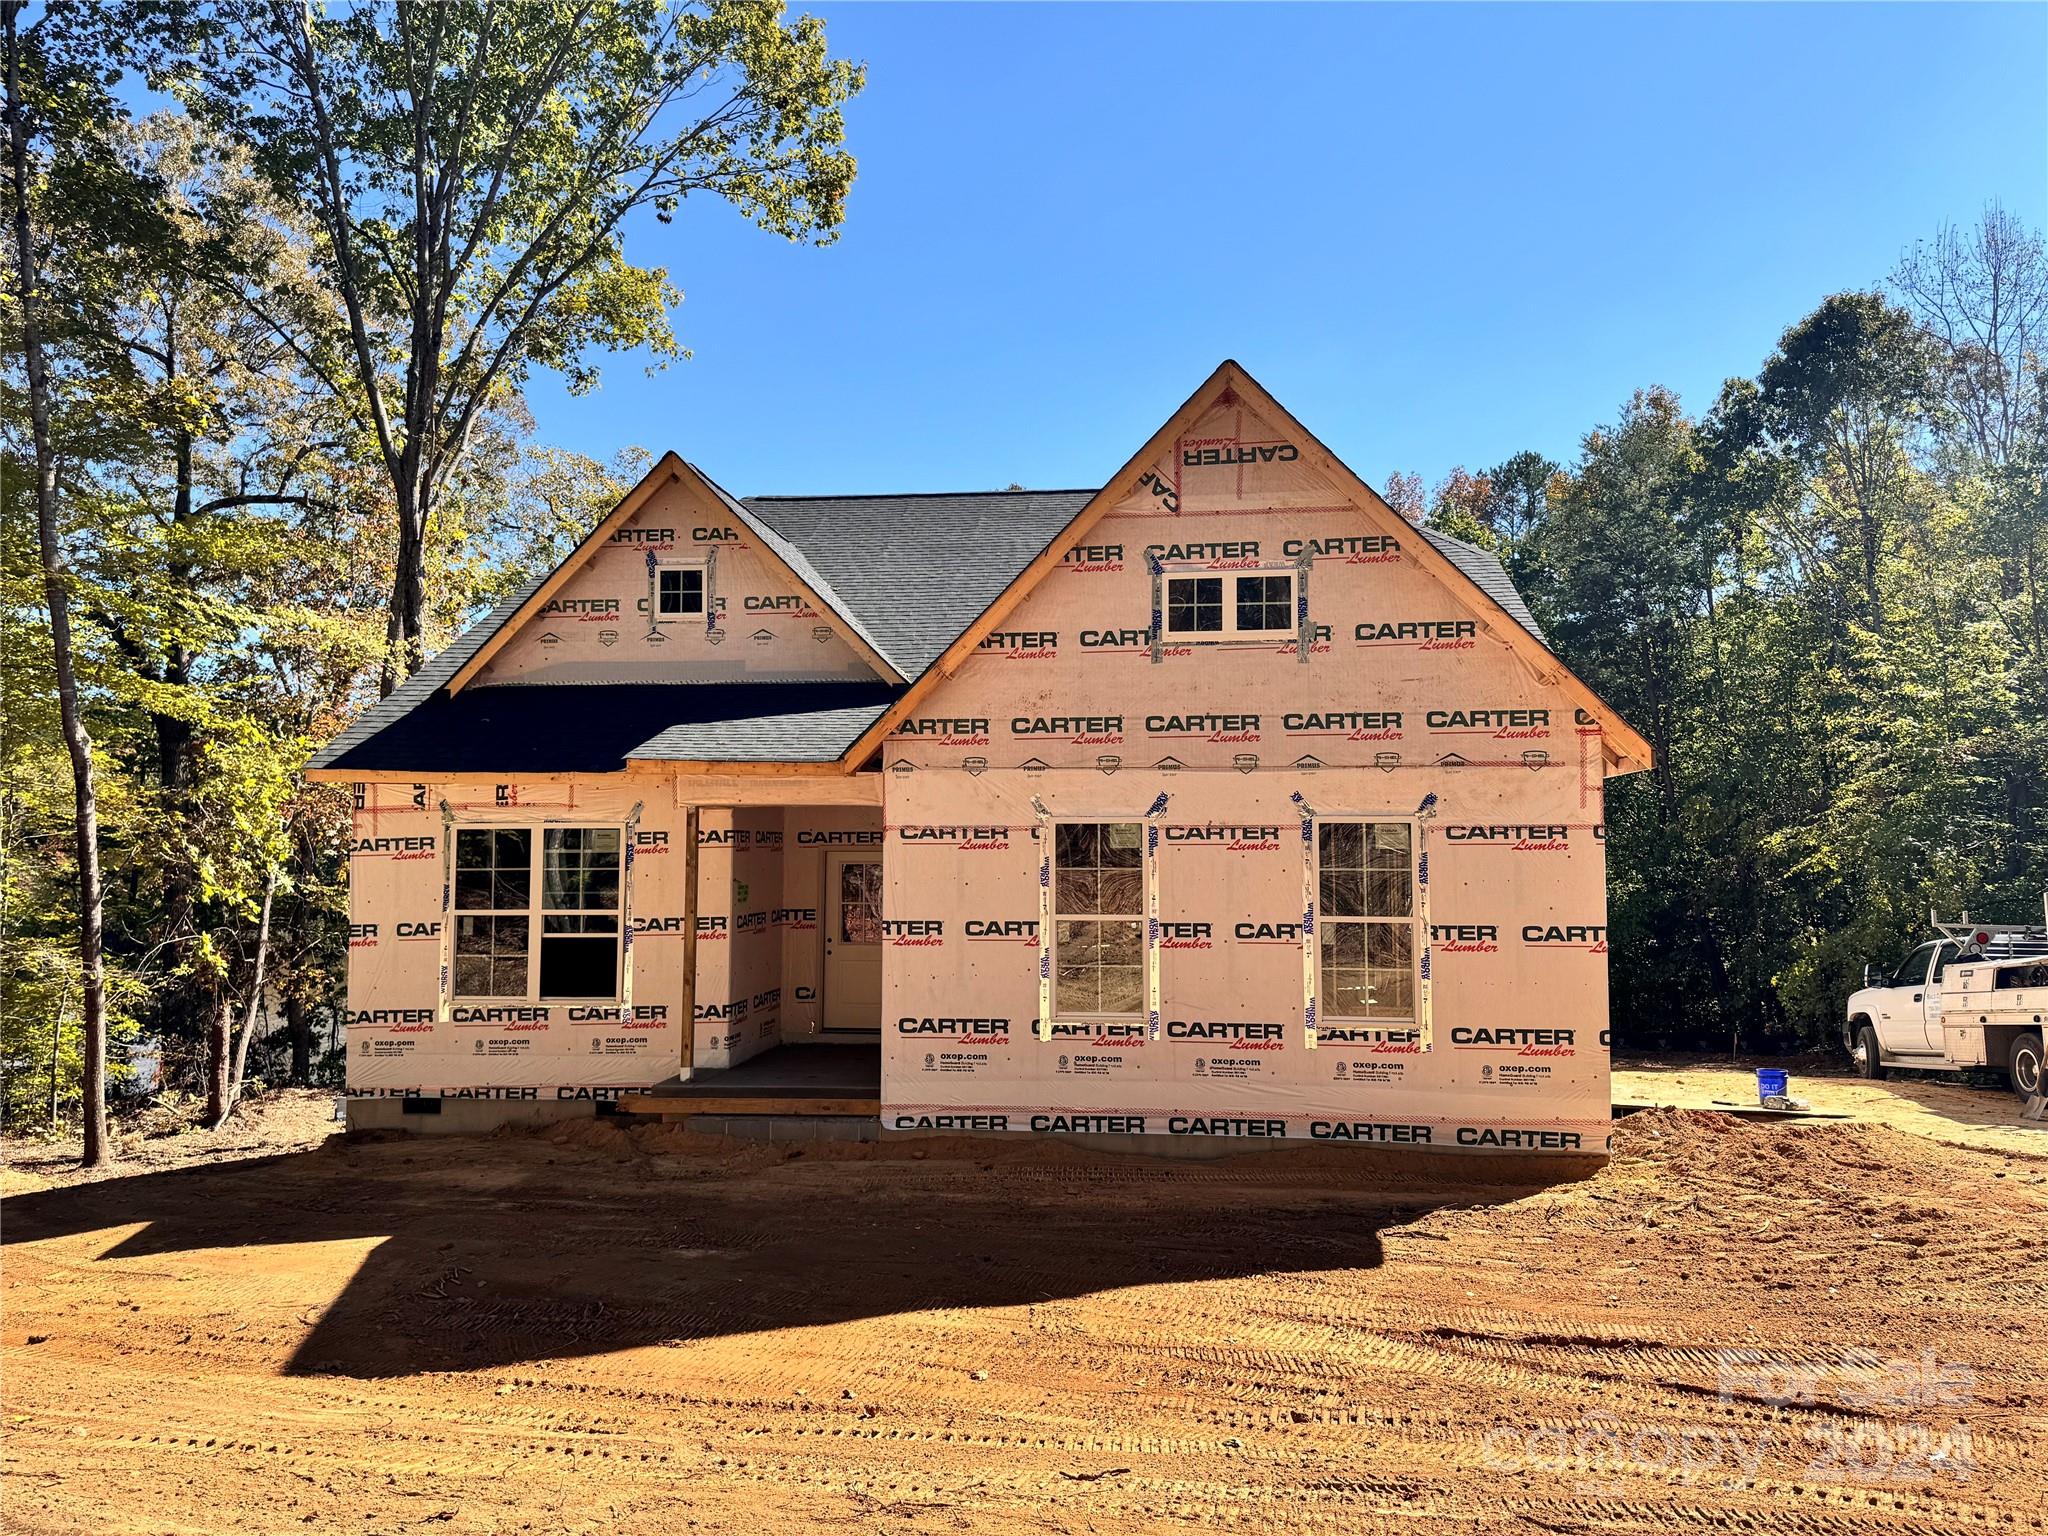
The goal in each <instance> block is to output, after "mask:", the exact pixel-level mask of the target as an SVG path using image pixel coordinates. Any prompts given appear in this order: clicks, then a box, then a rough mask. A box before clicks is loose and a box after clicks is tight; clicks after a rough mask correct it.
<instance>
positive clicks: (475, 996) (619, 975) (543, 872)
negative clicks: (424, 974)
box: [444, 821, 629, 1007]
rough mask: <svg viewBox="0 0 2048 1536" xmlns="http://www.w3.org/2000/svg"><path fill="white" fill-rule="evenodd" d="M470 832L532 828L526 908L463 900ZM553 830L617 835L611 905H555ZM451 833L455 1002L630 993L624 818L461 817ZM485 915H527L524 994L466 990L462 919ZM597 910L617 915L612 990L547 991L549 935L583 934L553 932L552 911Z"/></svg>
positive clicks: (569, 1000) (550, 1000)
mask: <svg viewBox="0 0 2048 1536" xmlns="http://www.w3.org/2000/svg"><path fill="white" fill-rule="evenodd" d="M465 832H486V833H489V834H491V835H492V837H493V839H494V840H495V837H496V835H497V834H499V833H501V832H524V833H525V834H526V836H527V839H528V841H527V865H526V881H527V886H526V906H525V908H524V909H520V908H512V907H498V906H491V907H464V906H461V905H460V904H459V903H460V899H461V898H460V895H459V887H460V884H461V880H460V873H461V870H462V867H463V866H462V863H461V858H462V854H461V838H462V834H463V833H465ZM551 832H582V833H589V832H610V833H613V834H614V835H616V836H617V838H618V848H617V850H616V857H617V860H618V863H617V874H618V887H617V890H616V892H615V894H614V896H613V899H612V905H611V906H609V907H563V906H551V905H549V904H548V900H547V843H548V834H549V833H551ZM450 836H451V837H452V838H454V839H455V846H454V849H453V850H452V851H451V858H452V860H453V861H454V862H453V863H452V865H451V868H452V869H453V871H454V872H455V878H453V879H451V880H450V881H449V885H448V902H449V910H448V913H447V915H446V917H445V919H444V921H445V922H446V923H447V925H448V926H447V930H446V931H447V933H448V943H449V967H448V991H449V1002H450V1003H451V1004H457V1005H460V1006H463V1007H489V1006H493V1005H496V1006H505V1005H508V1004H514V1003H522V1004H528V1005H531V1006H535V1007H554V1006H558V1005H559V1006H574V1005H577V1004H583V1003H592V1004H605V1003H611V1004H616V1003H618V1002H621V1001H622V1000H623V999H624V995H625V936H626V924H627V922H628V921H629V919H628V918H627V915H626V913H627V900H626V836H627V834H626V828H625V826H624V824H623V823H620V822H615V821H595V822H577V823H575V824H574V825H571V824H568V823H560V824H557V823H551V822H502V821H479V822H467V823H460V822H459V823H457V824H456V825H455V826H454V827H452V828H451V829H450ZM494 846H495V845H494ZM494 868H495V866H494ZM494 895H495V893H494ZM479 915H481V916H488V917H490V918H492V919H498V918H506V917H524V918H525V919H526V990H525V992H524V993H523V994H520V995H516V996H515V995H512V994H509V993H500V994H496V995H492V994H483V993H472V992H465V991H463V990H462V987H461V984H460V977H461V974H462V951H461V947H460V946H461V942H462V933H461V925H462V920H463V919H464V918H465V917H475V916H479ZM593 916H595V917H605V916H609V917H611V918H612V919H613V929H612V933H611V940H612V984H611V990H610V992H608V993H591V994H580V993H579V994H576V995H574V996H571V995H568V994H564V995H562V996H553V995H548V994H545V993H543V991H542V989H541V970H542V966H543V963H544V953H545V946H546V943H547V940H548V939H549V938H550V937H554V938H558V939H563V938H577V937H579V935H577V934H575V933H556V934H553V935H550V934H549V932H548V929H547V920H548V919H549V918H551V917H553V918H570V917H577V918H581V917H593ZM580 937H584V938H586V939H587V938H588V937H589V936H588V935H582V936H580Z"/></svg>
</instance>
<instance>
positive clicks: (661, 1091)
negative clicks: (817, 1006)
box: [647, 1042, 882, 1107]
mask: <svg viewBox="0 0 2048 1536" xmlns="http://www.w3.org/2000/svg"><path fill="white" fill-rule="evenodd" d="M647 1092H648V1093H649V1094H651V1095H654V1096H656V1097H658V1098H664V1099H710V1100H716V1099H856V1100H867V1099H872V1100H877V1101H879V1100H880V1098H881V1096H882V1048H881V1045H880V1043H879V1042H876V1043H874V1044H869V1045H838V1044H834V1045H778V1046H776V1047H774V1048H773V1049H772V1050H766V1051H763V1052H762V1053H761V1054H760V1055H758V1056H753V1057H749V1058H748V1059H747V1060H745V1061H743V1062H741V1063H740V1064H739V1065H738V1066H736V1067H722V1068H710V1067H706V1068H700V1069H698V1071H697V1074H696V1075H695V1076H694V1077H692V1078H691V1079H690V1080H689V1081H688V1082H682V1081H680V1080H677V1079H674V1078H671V1079H670V1080H669V1081H668V1082H665V1083H657V1084H655V1085H654V1086H653V1087H652V1088H650V1089H648V1090H647ZM707 1107H709V1106H707Z"/></svg>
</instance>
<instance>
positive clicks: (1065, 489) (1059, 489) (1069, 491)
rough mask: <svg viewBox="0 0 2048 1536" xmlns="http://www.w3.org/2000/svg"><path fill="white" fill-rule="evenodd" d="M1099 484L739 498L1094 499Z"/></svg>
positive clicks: (810, 499) (793, 499) (761, 499)
mask: <svg viewBox="0 0 2048 1536" xmlns="http://www.w3.org/2000/svg"><path fill="white" fill-rule="evenodd" d="M1101 489H1102V487H1101V486H1099V485H1069V486H1056V487H1050V488H1047V489H1042V490H1041V489H1033V488H1026V489H1024V490H1021V491H842V492H820V493H816V494H810V495H802V496H742V497H740V498H739V499H740V500H741V501H744V502H750V503H751V502H756V501H909V500H912V499H914V498H917V497H929V498H933V499H945V500H956V499H958V498H959V497H962V496H1093V495H1094V494H1095V493H1096V492H1097V491H1099V490H1101Z"/></svg>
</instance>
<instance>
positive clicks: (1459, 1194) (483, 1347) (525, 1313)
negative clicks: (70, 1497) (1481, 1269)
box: [4, 1135, 1585, 1377]
mask: <svg viewBox="0 0 2048 1536" xmlns="http://www.w3.org/2000/svg"><path fill="white" fill-rule="evenodd" d="M1347 1159H1348V1161H1347ZM1584 1171H1585V1170H1584V1169H1583V1168H1573V1169H1570V1170H1565V1169H1556V1170H1538V1169H1530V1168H1528V1167H1527V1166H1526V1165H1523V1167H1522V1169H1521V1171H1519V1172H1516V1173H1514V1174H1512V1175H1505V1176H1507V1177H1513V1178H1515V1179H1517V1180H1519V1181H1520V1182H1515V1183H1489V1184H1463V1183H1453V1182H1447V1181H1452V1180H1465V1179H1472V1178H1478V1177H1485V1178H1490V1179H1498V1178H1502V1177H1503V1176H1504V1174H1503V1170H1501V1169H1500V1168H1499V1167H1498V1166H1497V1165H1484V1164H1483V1160H1479V1159H1472V1158H1466V1157H1445V1156H1442V1155H1438V1156H1436V1157H1433V1158H1432V1157H1429V1156H1427V1155H1424V1156H1422V1157H1420V1158H1411V1159H1410V1160H1409V1162H1408V1163H1406V1164H1395V1165H1389V1164H1387V1163H1385V1162H1383V1161H1380V1160H1376V1159H1373V1158H1371V1157H1370V1156H1369V1155H1368V1154H1365V1153H1362V1152H1360V1151H1357V1150H1353V1149H1345V1150H1344V1151H1343V1152H1341V1153H1338V1154H1334V1155H1333V1154H1330V1153H1328V1152H1325V1153H1322V1154H1320V1155H1319V1154H1317V1153H1316V1152H1314V1151H1309V1152H1307V1153H1305V1154H1301V1155H1296V1154H1290V1153H1288V1152H1284V1151H1283V1152H1275V1153H1267V1154H1262V1155H1260V1156H1258V1157H1256V1158H1253V1159H1250V1160H1245V1159H1235V1160H1232V1162H1231V1163H1229V1164H1228V1165H1225V1166H1221V1167H1219V1166H1217V1165H1213V1164H1204V1163H1162V1162H1157V1161H1152V1160H1148V1159H1134V1158H1118V1157H1114V1156H1109V1155H1101V1154H1082V1153H1079V1152H1078V1151H1076V1150H1075V1149H1072V1148H1067V1147H1054V1148H1049V1149H1046V1154H1045V1157H1044V1159H1043V1160H1036V1161H1034V1160H1031V1158H1030V1156H1028V1155H1027V1156H1025V1157H1022V1158H1020V1157H1019V1154H1018V1149H1017V1148H1016V1147H1015V1146H1014V1145H1009V1146H1003V1147H1001V1148H991V1149H990V1151H989V1155H988V1156H987V1157H982V1156H979V1155H977V1153H976V1152H975V1150H974V1149H973V1148H972V1147H971V1146H969V1147H967V1148H966V1150H965V1151H964V1152H962V1150H961V1149H960V1148H959V1147H957V1146H956V1147H954V1148H953V1149H951V1150H949V1151H948V1152H947V1153H946V1154H944V1155H934V1156H931V1157H929V1158H928V1159H922V1160H921V1159H917V1158H916V1157H914V1156H913V1155H911V1154H909V1153H907V1152H902V1151H900V1150H899V1151H898V1152H896V1153H895V1154H893V1155H892V1154H884V1155H882V1156H880V1157H871V1158H866V1159H848V1158H843V1157H839V1156H831V1157H827V1156H826V1155H824V1153H823V1149H820V1152H819V1154H818V1155H814V1156H812V1157H808V1158H806V1157H801V1156H798V1157H794V1158H792V1157H790V1155H789V1154H788V1153H786V1152H784V1151H780V1150H777V1151H774V1152H770V1151H768V1149H760V1148H755V1149H749V1150H748V1151H746V1152H745V1153H742V1154H740V1155H736V1156H735V1155H726V1156H707V1155H704V1154H702V1153H701V1152H700V1153H697V1154H695V1155H684V1154H675V1155H662V1154H660V1153H656V1154H653V1155H643V1154H639V1153H635V1154H632V1155H626V1156H621V1155H616V1154H614V1155H602V1154H598V1153H592V1152H588V1151H581V1150H576V1149H569V1148H563V1147H559V1146H555V1145H552V1144H551V1143H550V1142H549V1141H548V1140H546V1139H545V1138H540V1137H531V1136H511V1135H506V1136H498V1137H493V1138H480V1139H469V1138H434V1139H431V1140H429V1139H421V1140H409V1139H400V1140H393V1141H385V1142H372V1143H349V1142H345V1141H344V1140H342V1139H341V1138H337V1139H336V1140H335V1141H334V1142H333V1143H330V1144H329V1145H328V1146H327V1147H324V1148H322V1149H319V1150H316V1151H312V1152H305V1153H298V1154H293V1155H288V1156H281V1157H268V1158H257V1159H250V1160H247V1161H243V1162H238V1163H225V1164H216V1165H211V1166H205V1167H199V1168H188V1169H179V1170H176V1171H171V1172H162V1173H149V1174H140V1175H136V1176H133V1177H126V1178H114V1179H107V1180H103V1181H101V1182H98V1183H94V1184H81V1185H74V1186H71V1187H68V1188H58V1189H48V1190H41V1191H36V1192H34V1193H30V1194H24V1195H19V1196H16V1197H14V1198H12V1199H9V1200H8V1201H7V1203H6V1207H7V1208H6V1222H5V1231H4V1241H5V1243H6V1244H7V1245H9V1246H13V1245H16V1244H21V1243H29V1242H36V1241H41V1240H46V1239H53V1238H61V1237H64V1236H67V1235H79V1234H85V1233H91V1232H96V1231H101V1230H105V1229H110V1228H120V1227H128V1226H134V1225H135V1224H136V1223H142V1224H143V1225H141V1226H140V1227H139V1228H138V1229H137V1230H135V1231H133V1232H132V1233H131V1234H130V1235H128V1236H126V1237H123V1238H121V1239H120V1240H119V1241H117V1242H115V1243H113V1245H112V1246H111V1247H109V1248H107V1249H105V1250H104V1251H103V1252H101V1253H99V1254H98V1255H97V1258H98V1259H99V1260H100V1261H107V1260H119V1259H127V1258H133V1257H138V1256H144V1255H167V1254H177V1253H193V1254H195V1255H196V1254H198V1253H200V1252H201V1251H203V1250H236V1249H248V1248H261V1247H267V1246H275V1245H285V1244H304V1243H318V1242H326V1241H334V1240H339V1239H361V1238H378V1239H381V1241H379V1242H378V1243H377V1244H376V1246H375V1247H373V1248H371V1249H370V1250H369V1252H368V1254H367V1256H366V1257H365V1258H364V1259H363V1260H362V1262H361V1264H360V1266H359V1267H357V1268H356V1269H355V1270H354V1272H353V1273H352V1274H349V1275H347V1276H346V1278H345V1279H344V1278H343V1276H342V1274H341V1272H340V1271H339V1270H337V1271H336V1272H335V1273H334V1274H333V1275H331V1276H330V1275H327V1274H324V1273H309V1274H308V1276H307V1289H306V1294H305V1298H304V1300H303V1301H301V1302H299V1303H298V1304H297V1305H298V1306H299V1307H300V1308H302V1309H304V1308H307V1304H308V1303H310V1309H307V1310H304V1311H303V1318H302V1320H311V1321H312V1326H311V1329H310V1332H308V1333H307V1334H306V1336H305V1337H304V1339H303V1341H302V1342H301V1343H300V1344H299V1346H298V1348H297V1350H296V1352H295V1353H294V1354H293V1356H292V1358H291V1361H290V1365H289V1367H288V1369H289V1370H290V1371H291V1372H292V1373H294V1374H339V1375H346V1376H360V1377H382V1376H398V1375H406V1374H410V1373H416V1372H428V1371H468V1370H477V1369H482V1368H488V1367H492V1366H500V1365H506V1364H512V1363H517V1362H526V1361H533V1360H541V1359H550V1358H569V1357H574V1356H586V1355H595V1354H603V1353H607V1352H610V1351H614V1350H620V1349H627V1348H631V1347H634V1346H638V1345H648V1344H659V1343H664V1342H671V1341H688V1340H695V1339H705V1338H714V1337H719V1336H724V1335H733V1334H743V1333H754V1332H760V1331H765V1330H772V1329H780V1328H791V1327H809V1326H817V1325H823V1324H831V1323H839V1322H846V1321H851V1320H858V1319H869V1318H879V1317H884V1316H888V1315H891V1314H896V1313H903V1312H912V1311H921V1310H925V1309H933V1308H976V1307H990V1306H1005V1305H1017V1304H1026V1303H1036V1302H1046V1301H1052V1300H1061V1299H1068V1298H1073V1297H1078V1296H1083V1295H1087V1294H1089V1293H1092V1292H1097V1291H1102V1290H1108V1289H1112V1288H1117V1287H1122V1286H1134V1285H1144V1284H1148V1283H1157V1282H1183V1283H1184V1282H1189V1281H1202V1280H1218V1279H1235V1278H1241V1277H1246V1276H1254V1275H1269V1274H1270V1275H1282V1274H1289V1273H1298V1272H1304V1271H1313V1270H1330V1269H1359V1268H1365V1269H1370V1268H1376V1267H1378V1266H1379V1265H1380V1263H1381V1262H1382V1249H1381V1233H1382V1232H1384V1231H1385V1230H1387V1229H1388V1228H1389V1227H1393V1226H1399V1225H1401V1224H1403V1223H1406V1222H1409V1221H1412V1220H1414V1219H1415V1218H1416V1217H1417V1216H1419V1215H1421V1214H1423V1213H1424V1212H1427V1211H1430V1210H1434V1209H1437V1208H1440V1207H1442V1206H1445V1205H1458V1206H1471V1205H1483V1204H1491V1203H1498V1202H1502V1201H1507V1200H1512V1199H1516V1198H1520V1197H1521V1196H1524V1195H1526V1194H1529V1193H1530V1192H1532V1190H1534V1189H1536V1188H1539V1187H1542V1185H1543V1184H1544V1183H1545V1182H1561V1181H1563V1180H1565V1179H1567V1178H1570V1177H1575V1176H1580V1175H1582V1174H1583V1173H1584ZM315 1252H317V1251H314V1250H309V1257H308V1264H309V1266H312V1265H317V1264H321V1263H325V1264H329V1265H332V1264H333V1263H335V1260H334V1259H333V1258H332V1257H331V1256H330V1257H328V1258H326V1259H316V1258H314V1257H313V1256H312V1255H313V1253H315ZM212 1262H213V1263H214V1264H216V1265H218V1264H223V1263H227V1264H232V1263H233V1262H234V1259H233V1258H232V1256H231V1255H221V1254H216V1255H215V1256H214V1258H213V1260H212ZM271 1267H274V1261H273V1262H272V1265H271ZM337 1285H338V1286H339V1289H338V1294H337V1293H336V1286H337ZM330 1298H331V1299H330ZM323 1307H324V1310H321V1309H322V1308H323Z"/></svg>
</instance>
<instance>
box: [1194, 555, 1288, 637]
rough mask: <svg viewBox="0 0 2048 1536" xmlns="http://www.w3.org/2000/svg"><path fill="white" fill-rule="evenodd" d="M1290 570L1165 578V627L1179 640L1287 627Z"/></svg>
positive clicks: (1254, 633)
mask: <svg viewBox="0 0 2048 1536" xmlns="http://www.w3.org/2000/svg"><path fill="white" fill-rule="evenodd" d="M1294 577H1295V573H1294V572H1293V571H1291V570H1290V571H1253V572H1249V573H1241V572H1229V573H1226V574H1222V575H1212V574H1209V573H1206V572H1205V573H1202V574H1197V575H1187V576H1168V577H1167V578H1166V633H1167V635H1168V637H1169V638H1172V639H1179V640H1235V639H1244V638H1251V637H1258V638H1261V639H1263V638H1266V637H1269V636H1273V635H1284V634H1288V633H1291V632H1292V631H1293V630H1294V629H1295V627H1296V622H1295V612H1294Z"/></svg>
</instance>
